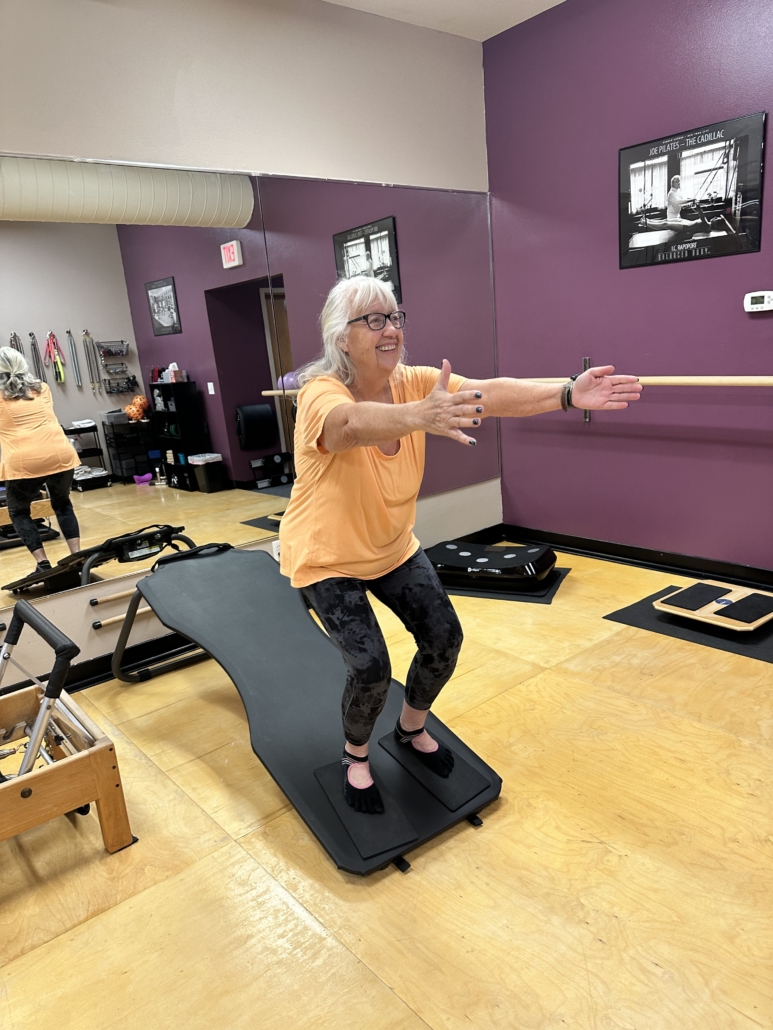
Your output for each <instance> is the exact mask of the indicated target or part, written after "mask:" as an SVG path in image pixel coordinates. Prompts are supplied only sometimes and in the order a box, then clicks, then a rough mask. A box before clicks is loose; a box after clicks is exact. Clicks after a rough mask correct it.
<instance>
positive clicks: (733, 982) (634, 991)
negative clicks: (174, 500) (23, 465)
mask: <svg viewBox="0 0 773 1030" xmlns="http://www.w3.org/2000/svg"><path fill="white" fill-rule="evenodd" d="M114 489H115V488H114ZM105 493H108V492H107V491H105ZM92 498H93V495H92V497H89V496H88V495H86V496H85V497H84V498H83V504H80V505H79V514H84V515H85V509H86V508H88V509H89V511H90V512H91V513H92V514H94V517H95V519H96V509H97V501H96V499H95V498H94V499H92ZM126 498H127V500H126V501H124V502H122V501H121V499H120V497H119V496H118V495H115V496H114V498H113V497H111V498H110V499H109V500H108V499H107V498H106V499H105V500H104V501H103V502H102V505H104V504H111V505H112V504H113V503H115V504H116V507H115V508H110V514H111V517H112V516H113V515H115V514H117V517H119V518H120V519H122V520H124V521H125V522H126V523H127V525H128V524H132V523H136V522H137V519H136V517H135V513H136V512H135V510H134V509H132V510H129V508H128V507H123V508H122V507H121V504H122V503H124V504H126V505H128V504H129V503H134V502H132V501H131V499H130V498H129V494H128V493H126ZM100 500H101V499H100ZM236 500H237V498H236V497H235V495H234V494H229V495H211V496H209V497H208V496H205V495H190V497H184V498H183V504H182V505H181V507H180V511H182V507H185V509H186V513H185V515H184V516H183V515H181V521H182V522H183V523H185V524H186V525H188V526H189V528H191V531H192V535H194V536H196V538H197V539H198V537H201V538H202V539H203V537H204V536H206V535H208V534H209V535H210V536H212V537H214V538H217V539H221V538H223V536H224V533H225V531H226V529H227V528H229V527H230V528H234V527H235V526H238V522H239V518H240V517H241V516H240V512H241V511H242V509H241V507H239V510H237V508H236ZM247 500H248V501H249V504H253V505H258V504H259V503H262V501H263V500H264V499H263V498H261V497H260V496H258V495H250V496H249V497H248V498H247ZM238 501H239V505H240V506H241V504H242V498H241V497H239V498H238ZM222 502H227V503H224V504H222ZM218 504H222V507H218ZM245 504H246V508H249V504H248V503H247V502H245ZM197 505H198V506H200V507H199V508H197ZM282 506H283V504H282V503H281V501H280V503H279V504H278V505H277V507H278V508H281V507H282ZM246 508H245V510H246ZM188 509H190V510H188ZM194 509H196V511H195V513H194ZM102 510H107V509H105V508H104V507H103V509H102ZM142 510H143V512H147V511H148V509H146V508H143V509H142ZM161 510H162V509H161V508H158V509H156V510H154V513H153V515H152V517H150V515H148V517H147V518H141V519H140V524H142V522H143V521H146V522H152V521H169V522H172V521H175V520H174V509H173V508H172V507H171V506H169V507H163V512H164V517H163V518H161V515H160V514H159V512H160V511H161ZM253 512H254V513H255V514H259V512H258V511H257V508H255V509H252V508H250V514H253ZM250 514H246V515H244V516H243V517H245V518H248V517H250ZM195 519H200V520H201V521H200V522H199V523H198V525H199V526H201V527H204V526H206V532H204V531H203V530H202V532H198V533H193V524H194V520H195ZM84 521H86V519H85V518H84ZM92 529H93V526H92V524H91V523H89V533H91V531H92ZM218 529H220V530H222V531H221V532H216V530H218ZM244 529H249V527H239V528H238V529H235V532H236V533H237V534H238V533H240V532H241V531H242V530H244ZM210 531H211V532H210ZM202 534H203V535H202ZM105 535H106V534H105V533H104V532H101V533H100V532H96V538H102V537H104V536H105ZM84 538H85V539H87V534H86V533H84ZM52 550H53V549H52ZM2 561H3V564H5V556H3V557H2ZM561 564H563V565H566V566H570V567H571V569H572V571H571V573H570V575H569V576H568V578H567V579H566V581H565V583H564V584H563V586H562V587H561V590H560V591H559V593H558V595H557V597H556V599H555V601H554V602H553V604H552V605H551V606H547V605H538V604H518V603H508V602H505V601H487V600H481V599H475V598H456V599H455V602H454V603H455V605H456V607H457V609H458V611H459V614H460V617H461V619H462V623H463V625H464V630H465V635H466V640H465V645H464V649H463V652H462V657H461V660H460V664H459V667H458V671H457V673H456V675H455V676H454V678H453V680H452V681H451V683H450V684H449V685H448V686H447V687H446V689H445V691H444V693H443V694H442V695H441V698H440V699H439V701H438V704H437V706H436V711H437V713H438V715H439V716H440V717H441V718H443V719H444V720H446V721H447V722H448V723H449V725H450V726H451V727H452V728H453V729H454V731H455V732H456V733H458V734H459V735H460V736H462V737H463V738H464V739H465V740H466V741H467V743H468V744H469V745H470V746H471V747H473V748H474V749H475V750H476V751H478V752H479V753H480V754H481V755H482V757H483V758H484V759H485V760H486V761H487V762H489V763H490V764H491V765H492V766H493V767H494V768H495V769H496V770H497V771H498V772H499V773H500V774H501V775H502V777H503V779H504V788H503V792H502V797H501V799H500V800H499V801H498V802H496V803H495V804H494V805H493V806H491V807H490V808H488V809H486V810H485V811H484V812H483V819H484V824H483V826H482V827H480V828H477V829H474V828H473V827H471V826H469V825H468V824H466V823H465V824H464V825H463V826H460V827H457V828H455V829H453V830H451V831H449V832H448V833H446V834H445V835H443V836H441V837H440V838H437V839H436V840H434V841H433V842H432V843H431V844H428V845H426V846H424V847H423V848H421V849H419V850H417V851H415V852H412V853H411V854H410V856H409V857H410V861H411V863H412V868H411V870H410V872H409V873H408V874H407V875H402V874H401V873H400V872H398V871H397V870H396V869H394V868H390V869H389V870H386V871H384V872H381V873H376V874H374V875H373V876H371V877H368V878H367V879H360V878H357V877H353V876H349V875H346V874H342V873H339V872H338V871H337V870H336V869H335V868H334V867H333V866H332V864H331V863H330V861H329V859H328V858H327V857H326V855H325V854H324V853H323V852H322V850H321V849H320V848H319V846H318V845H317V844H316V843H315V841H314V840H313V838H311V837H310V835H309V833H308V832H307V831H306V829H305V827H304V825H303V824H302V823H301V821H300V819H299V818H298V817H297V816H296V815H295V813H294V812H293V811H292V809H291V808H290V807H289V805H288V803H287V801H286V800H285V798H284V796H283V795H282V794H281V792H280V791H279V790H278V789H277V787H276V786H275V785H274V783H273V781H272V780H271V779H270V777H269V776H268V774H267V773H266V772H265V770H264V769H263V768H262V766H261V765H260V763H259V762H258V760H257V759H256V758H255V756H254V755H253V753H252V751H251V749H250V745H249V739H248V731H247V724H246V722H245V718H244V712H243V710H242V706H241V703H240V700H239V697H238V695H237V692H236V690H235V688H234V687H233V686H232V685H231V683H230V681H229V680H228V679H227V677H226V676H225V675H224V674H223V673H222V672H221V671H220V669H219V668H218V667H217V666H216V665H215V664H214V663H213V662H207V663H203V664H200V665H197V666H194V667H192V668H190V669H187V670H184V671H180V672H178V673H173V674H169V675H167V676H165V677H161V678H159V679H154V680H150V681H149V682H147V683H142V684H137V685H132V686H123V685H119V684H118V683H116V682H110V683H105V684H102V685H99V686H96V687H92V688H91V689H89V690H87V691H84V692H82V693H80V694H78V695H77V700H78V703H79V704H81V705H82V706H83V707H84V708H85V709H86V711H87V712H88V713H89V714H90V715H91V716H92V717H93V718H94V719H95V720H96V722H97V723H98V724H99V725H101V726H102V727H103V728H104V730H105V731H106V732H107V733H108V734H109V735H111V736H112V738H113V740H114V741H115V742H116V747H117V753H118V756H119V760H120V763H121V768H122V769H123V783H124V789H125V791H126V795H127V803H128V806H129V812H130V816H131V819H132V828H133V830H134V832H135V833H136V834H137V836H138V837H139V838H140V840H139V843H138V844H136V845H134V847H131V848H129V849H128V850H126V851H123V852H121V853H119V854H117V855H113V856H110V855H107V854H106V853H105V852H104V851H103V850H102V848H101V842H100V837H99V831H98V825H97V821H96V818H95V817H94V816H88V817H86V818H78V817H73V818H72V819H70V818H60V819H58V820H56V821H54V822H51V823H49V824H47V825H44V826H41V827H39V828H37V829H35V830H32V831H29V832H27V833H25V834H22V835H21V836H19V837H17V838H16V839H14V840H11V841H8V842H5V843H3V844H0V912H2V919H0V924H1V925H2V930H0V954H2V956H3V958H4V960H5V962H6V963H7V964H6V965H5V968H4V969H3V970H2V972H1V973H0V985H1V988H0V1026H2V1027H3V1028H6V1027H7V1028H9V1030H10V1028H12V1027H21V1026H27V1025H32V1024H33V1022H34V1024H35V1025H41V1026H43V1025H56V1026H57V1027H58V1028H62V1030H64V1028H72V1030H92V1028H94V1030H96V1028H110V1030H113V1028H126V1030H130V1028H131V1030H134V1028H138V1027H141V1028H143V1030H155V1028H164V1030H166V1028H171V1030H177V1028H180V1030H183V1028H184V1030H199V1028H201V1030H204V1028H207V1030H210V1028H212V1027H218V1028H225V1030H231V1028H245V1030H246V1028H250V1030H252V1028H260V1030H269V1028H270V1030H273V1028H277V1030H278V1028H280V1027H281V1028H282V1030H295V1028H298V1030H301V1028H302V1030H307V1028H315V1030H316V1028H319V1030H339V1028H340V1030H349V1028H352V1027H362V1028H367V1030H398V1028H399V1030H418V1028H427V1027H431V1028H432V1030H462V1028H464V1030H467V1028H471V1027H472V1028H476V1030H477V1028H480V1030H489V1028H492V1030H493V1028H497V1030H498V1028H502V1030H559V1028H561V1030H752V1028H758V1027H771V1026H773V973H772V972H771V969H772V967H771V959H773V823H772V821H771V807H772V806H771V793H772V791H771V783H772V782H773V666H770V665H767V664H764V663H762V662H756V661H753V660H751V659H746V658H741V657H737V656H734V655H730V654H725V653H723V652H721V651H716V650H711V649H708V648H701V647H699V646H697V645H693V644H690V643H686V642H683V641H679V640H672V639H669V638H666V637H662V636H658V635H655V634H651V633H647V632H644V631H640V630H635V629H631V628H627V627H623V626H620V625H619V624H617V623H613V622H608V621H604V620H603V618H602V616H603V615H604V614H606V613H608V612H611V611H613V610H614V609H616V608H619V607H621V606H623V605H625V604H628V603H631V602H633V601H635V600H637V599H639V598H641V597H644V596H646V595H647V594H649V593H652V592H654V591H655V590H657V589H659V588H660V587H661V586H664V585H666V584H668V583H680V582H686V581H684V580H680V579H679V577H675V576H672V575H663V574H660V573H656V572H650V571H646V570H642V569H635V568H631V567H627V566H624V565H616V564H613V563H609V562H601V561H595V560H591V559H587V558H580V557H575V556H562V558H561ZM378 614H379V618H380V620H381V623H382V625H383V626H384V628H385V632H386V635H387V638H388V642H389V645H390V650H391V653H392V657H393V661H394V666H395V675H396V676H397V677H398V678H402V677H403V676H404V673H405V670H406V668H407V665H408V663H409V661H410V657H411V652H412V648H411V646H410V641H409V640H408V639H407V636H406V634H405V632H404V631H403V629H402V627H400V626H399V624H398V623H397V622H396V620H395V619H394V617H393V616H392V615H391V614H390V613H388V612H387V611H385V610H384V609H383V608H379V609H378Z"/></svg>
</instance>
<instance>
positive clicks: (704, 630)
mask: <svg viewBox="0 0 773 1030" xmlns="http://www.w3.org/2000/svg"><path fill="white" fill-rule="evenodd" d="M678 589H679V587H676V586H671V587H664V589H663V590H658V592H657V593H656V594H651V595H650V596H649V597H645V598H644V600H642V601H637V602H636V604H631V605H629V606H628V607H627V608H621V609H620V610H619V611H617V612H612V613H611V614H610V615H605V616H604V618H605V619H609V620H610V621H611V622H619V623H622V625H623V626H635V627H636V629H646V630H650V631H651V632H652V633H662V634H663V635H664V636H667V637H676V638H677V639H678V640H689V641H691V642H692V643H693V644H704V645H705V646H706V647H715V648H717V650H719V651H729V652H730V653H731V654H739V655H743V656H744V658H756V659H757V661H758V662H771V663H773V621H771V622H767V623H765V625H764V626H760V628H759V629H755V630H752V631H751V632H750V633H739V632H738V631H737V630H732V629H722V628H721V627H719V626H716V627H715V626H710V625H708V624H707V623H705V622H696V621H695V620H694V619H690V618H689V617H687V616H684V615H678V614H677V612H676V610H674V614H673V615H671V614H670V613H668V614H666V613H665V612H659V611H658V610H657V609H656V608H653V607H652V602H653V601H659V600H660V599H661V598H662V597H666V596H667V595H668V594H670V593H673V591H674V590H678Z"/></svg>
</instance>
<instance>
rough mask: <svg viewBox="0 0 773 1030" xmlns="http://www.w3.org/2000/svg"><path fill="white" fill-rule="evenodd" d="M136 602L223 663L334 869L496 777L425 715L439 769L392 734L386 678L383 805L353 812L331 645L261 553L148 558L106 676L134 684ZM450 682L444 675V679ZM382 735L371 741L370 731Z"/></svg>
mask: <svg viewBox="0 0 773 1030" xmlns="http://www.w3.org/2000/svg"><path fill="white" fill-rule="evenodd" d="M143 600H144V601H146V602H147V604H148V605H149V606H150V607H151V608H152V609H153V611H154V612H155V614H156V616H157V617H158V619H159V620H160V621H161V622H162V623H163V624H164V625H165V626H166V627H167V628H169V629H171V630H173V631H175V632H177V633H180V634H181V635H182V636H185V637H187V638H188V639H189V640H191V641H193V642H195V643H197V644H198V645H199V646H200V647H202V648H203V649H204V650H205V651H206V652H207V653H208V654H210V655H211V656H212V658H214V659H215V661H216V662H218V664H219V665H220V666H222V668H223V669H224V670H225V671H226V673H228V675H229V676H230V678H231V679H232V680H233V682H234V684H235V686H236V688H237V690H238V691H239V693H240V695H241V698H242V701H243V703H244V707H245V711H246V714H247V721H248V723H249V728H250V741H251V744H252V748H253V750H254V752H255V754H256V755H257V756H258V758H259V759H260V760H261V762H262V763H263V765H264V766H265V767H266V769H267V770H268V772H269V773H270V775H271V776H272V777H273V778H274V780H275V781H276V783H277V784H278V785H279V787H280V788H281V789H282V790H283V791H284V793H285V794H286V795H287V797H288V798H289V800H290V801H291V803H292V804H293V805H294V806H295V809H296V810H297V812H298V814H299V815H300V816H301V818H302V819H303V820H304V822H305V823H306V825H307V826H308V827H309V829H310V830H311V832H312V833H313V834H314V836H315V837H316V838H317V840H318V841H319V842H320V844H321V845H322V846H323V847H324V849H325V850H326V851H327V853H328V854H329V855H330V857H331V858H332V860H333V861H334V862H335V864H336V865H337V866H338V868H339V869H344V870H346V871H347V872H351V873H357V874H360V875H364V874H366V873H370V872H373V871H374V870H376V869H382V868H384V867H385V866H387V865H389V863H390V862H395V863H396V864H398V866H399V868H401V869H403V870H405V869H406V868H407V867H408V866H407V863H406V862H405V860H404V859H403V857H402V856H403V854H404V852H406V851H407V850H409V849H410V848H414V847H417V846H418V845H420V844H423V843H425V842H426V841H428V840H430V839H431V838H432V837H435V836H436V835H437V834H439V833H442V832H443V831H444V830H446V829H448V828H449V827H450V826H453V825H454V824H455V823H458V822H461V821H462V820H464V819H467V820H468V821H470V822H472V823H473V824H475V825H478V824H479V822H480V820H479V819H478V816H477V813H478V812H479V811H480V809H481V808H483V807H484V806H485V805H487V804H489V803H490V802H491V801H493V800H494V799H495V798H496V797H498V795H499V792H500V790H501V787H502V781H501V779H500V778H499V776H498V775H497V774H496V773H495V772H494V770H493V769H491V768H490V767H489V766H488V765H486V764H485V762H483V761H482V760H481V759H480V758H479V757H478V756H477V755H476V754H475V753H474V752H473V751H471V750H470V748H468V747H467V746H466V745H465V744H464V743H463V742H462V741H461V740H460V739H459V738H458V737H457V736H455V734H453V733H452V732H451V731H450V730H449V729H448V728H447V727H446V726H444V725H443V723H442V722H440V721H439V720H438V719H437V718H435V717H434V716H433V715H432V713H430V715H429V717H428V720H427V729H428V730H429V732H430V733H431V734H432V736H433V737H434V738H435V739H436V740H438V742H439V743H440V744H441V745H445V746H446V747H448V748H449V749H450V750H451V751H452V752H453V754H454V759H455V761H454V769H453V772H452V773H451V775H450V776H449V777H448V778H447V779H443V778H442V777H439V776H437V775H435V774H434V773H432V772H431V771H430V770H429V769H427V768H426V766H425V765H423V764H422V763H421V761H420V759H418V758H416V756H415V754H412V753H411V752H412V751H413V750H414V749H413V748H408V747H405V746H404V745H401V744H400V743H398V742H397V740H396V739H395V735H394V726H395V724H396V722H397V720H398V717H399V715H400V710H401V706H402V701H403V697H404V693H403V687H402V685H401V684H400V683H397V682H396V681H394V680H393V681H392V686H391V689H390V691H389V696H388V698H387V702H386V706H385V708H384V711H383V712H382V714H381V716H380V717H379V723H378V724H377V727H376V732H375V733H374V735H373V738H372V741H371V748H370V762H371V770H372V772H373V777H374V779H375V780H376V781H377V782H378V785H379V789H380V792H381V796H382V799H383V802H384V812H383V814H380V815H369V814H364V813H359V812H354V811H353V810H352V809H351V808H349V806H348V805H347V804H346V801H345V800H344V797H343V789H342V782H341V758H340V756H341V743H342V730H341V692H342V689H343V684H344V679H345V666H344V664H343V661H342V658H341V654H340V652H339V651H338V648H337V647H336V646H335V644H334V643H333V642H332V641H331V640H330V639H329V637H328V636H327V635H326V634H325V633H324V632H323V631H322V630H321V629H320V628H319V627H318V626H317V624H316V623H315V622H314V620H313V619H312V617H311V616H310V614H309V612H308V610H307V608H306V605H305V603H304V600H303V597H302V595H301V592H300V591H299V590H296V589H294V588H293V587H291V586H290V583H289V580H288V579H287V578H286V577H284V576H282V574H281V573H280V571H279V566H278V565H277V563H276V562H275V561H274V559H273V558H272V557H271V556H270V555H268V554H267V553H266V552H265V551H239V550H236V549H234V548H233V547H231V545H230V544H208V545H204V546H203V547H198V548H195V549H193V550H191V551H186V552H182V553H181V554H179V555H170V556H169V557H165V558H161V559H159V561H157V562H156V565H155V566H154V569H153V572H152V573H151V574H150V575H149V576H147V577H145V578H144V579H142V580H141V581H140V582H139V583H138V585H137V592H136V594H135V596H134V598H133V599H132V601H131V602H130V605H129V610H128V612H127V614H126V622H125V623H124V627H123V629H122V631H121V636H120V638H119V641H118V645H117V647H116V651H115V655H114V657H113V666H112V668H113V675H114V676H115V677H116V678H117V679H120V680H123V681H124V682H137V681H139V680H141V679H147V678H148V677H149V676H151V675H153V670H148V669H145V670H143V671H142V672H140V673H129V672H126V671H125V670H123V669H122V668H121V663H122V659H123V653H124V649H125V646H126V641H127V640H128V637H129V633H130V631H131V626H132V623H133V620H134V613H135V612H136V611H137V609H138V607H139V605H140V602H141V601H143ZM446 689H447V690H451V689H453V685H449V686H448V687H446ZM379 737H381V739H378V738H379Z"/></svg>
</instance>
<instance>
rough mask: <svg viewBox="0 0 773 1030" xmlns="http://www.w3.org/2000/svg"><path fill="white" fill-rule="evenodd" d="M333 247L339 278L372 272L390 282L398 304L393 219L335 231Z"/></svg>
mask: <svg viewBox="0 0 773 1030" xmlns="http://www.w3.org/2000/svg"><path fill="white" fill-rule="evenodd" d="M333 250H334V251H335V259H336V272H337V273H338V278H339V279H351V278H352V276H353V275H372V276H374V277H375V278H376V279H382V280H383V281H384V282H385V283H391V284H392V287H393V289H394V291H395V300H396V301H397V303H398V304H400V303H402V299H403V297H402V293H401V291H400V269H399V267H398V264H397V237H396V236H395V220H394V218H380V219H379V220H378V221H377V222H369V223H368V225H359V226H357V228H356V229H347V230H346V232H339V233H336V234H335V236H334V237H333Z"/></svg>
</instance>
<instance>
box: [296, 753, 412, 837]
mask: <svg viewBox="0 0 773 1030" xmlns="http://www.w3.org/2000/svg"><path fill="white" fill-rule="evenodd" d="M314 775H315V776H316V777H317V780H318V781H319V785H320V787H322V789H323V790H324V792H325V794H326V795H327V799H328V801H329V802H330V804H331V805H332V806H333V808H334V809H335V810H336V814H337V815H338V818H339V819H340V820H341V822H342V823H343V824H344V827H345V829H346V832H347V833H348V834H349V836H350V837H351V838H352V840H353V841H354V846H355V847H356V848H357V850H358V851H359V853H360V854H361V855H362V857H363V858H373V857H374V856H376V855H383V854H384V853H385V852H393V851H394V850H395V849H398V850H399V849H400V848H406V847H408V846H409V845H410V844H413V843H415V842H416V840H417V839H418V834H417V833H416V831H415V830H414V828H413V827H412V826H411V824H410V823H409V822H408V820H407V819H406V818H405V816H404V815H403V813H402V811H401V810H400V808H398V806H397V802H396V801H395V800H394V798H393V797H392V796H391V795H390V794H389V793H388V792H387V791H386V790H384V788H383V787H382V786H381V785H380V784H379V791H380V793H381V800H382V801H383V802H384V811H383V812H380V813H379V814H377V815H369V814H367V813H364V812H355V811H354V809H353V808H350V807H349V805H347V803H346V799H345V798H344V791H343V781H344V773H343V766H342V765H341V763H340V762H331V764H330V765H324V766H323V767H322V768H321V769H315V770H314Z"/></svg>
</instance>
